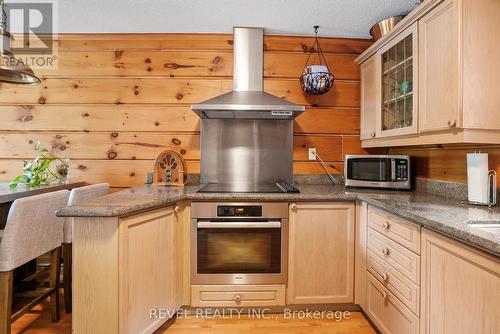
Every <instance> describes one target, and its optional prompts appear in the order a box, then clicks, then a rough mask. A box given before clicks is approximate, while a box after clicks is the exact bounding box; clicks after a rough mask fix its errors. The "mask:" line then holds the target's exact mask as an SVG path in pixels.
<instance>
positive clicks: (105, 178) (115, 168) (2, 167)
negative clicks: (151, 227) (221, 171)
mask: <svg viewBox="0 0 500 334" xmlns="http://www.w3.org/2000/svg"><path fill="white" fill-rule="evenodd" d="M153 163H154V160H71V161H70V171H69V177H70V178H71V179H74V180H84V181H86V182H89V183H100V182H108V183H110V185H111V187H113V188H126V187H132V186H138V185H142V184H144V182H145V181H146V173H147V172H148V171H151V169H152V166H153ZM325 163H326V165H327V167H328V171H329V172H330V173H331V174H343V173H344V163H343V162H330V161H325ZM22 166H23V160H21V159H0V180H3V181H10V180H12V179H13V178H14V177H16V176H17V175H19V174H21V173H22ZM186 172H187V173H199V172H200V162H199V161H197V160H195V161H193V160H186ZM293 172H294V173H295V174H323V173H324V172H325V171H324V169H323V167H321V165H320V163H319V162H317V161H295V162H294V163H293Z"/></svg>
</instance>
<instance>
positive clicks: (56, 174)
mask: <svg viewBox="0 0 500 334" xmlns="http://www.w3.org/2000/svg"><path fill="white" fill-rule="evenodd" d="M34 150H35V152H36V157H35V158H34V159H33V160H29V161H24V165H23V174H21V175H18V176H17V177H16V178H15V179H14V180H12V182H11V183H10V185H9V187H10V189H15V188H17V186H18V185H20V184H22V185H24V186H26V187H29V188H31V187H39V186H44V185H49V184H51V183H53V182H54V181H56V180H58V181H59V182H60V183H65V182H66V181H67V179H68V172H69V159H61V158H58V157H56V156H55V155H52V154H50V153H49V151H48V150H47V149H46V148H43V147H40V142H37V143H36V144H35V147H34Z"/></svg>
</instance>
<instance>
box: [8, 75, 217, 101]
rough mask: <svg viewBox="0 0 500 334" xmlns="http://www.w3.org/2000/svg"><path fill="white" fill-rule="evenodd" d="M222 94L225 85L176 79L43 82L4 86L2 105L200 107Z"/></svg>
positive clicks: (213, 81) (97, 79) (50, 80)
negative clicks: (206, 100)
mask: <svg viewBox="0 0 500 334" xmlns="http://www.w3.org/2000/svg"><path fill="white" fill-rule="evenodd" d="M220 93H221V82H220V81H219V80H210V79H189V80H188V79H176V78H119V77H115V78H71V79H59V78H57V79H55V78H54V79H42V83H41V84H40V85H38V86H16V85H9V84H0V101H2V104H36V103H38V104H53V103H65V104H81V103H93V104H95V103H105V104H106V103H107V104H122V103H141V104H157V103H174V104H178V103H196V102H199V101H201V100H204V99H208V98H211V97H214V96H216V95H218V94H220Z"/></svg>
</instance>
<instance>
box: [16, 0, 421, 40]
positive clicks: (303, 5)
mask: <svg viewBox="0 0 500 334" xmlns="http://www.w3.org/2000/svg"><path fill="white" fill-rule="evenodd" d="M7 2H9V1H8V0H7ZM57 2H58V6H59V31H60V32H80V33H93V32H157V33H171V32H186V33H230V32H232V27H233V26H261V27H264V28H265V29H266V33H267V34H289V35H310V34H312V26H313V25H315V24H317V25H319V26H320V27H321V28H320V34H321V35H322V36H337V37H361V38H364V37H369V33H368V31H369V29H370V27H371V26H372V25H373V24H374V23H375V22H377V21H379V20H381V19H383V18H386V17H389V16H392V15H395V14H401V13H407V12H408V11H410V10H411V9H413V8H414V7H415V0H211V1H209V0H64V1H57Z"/></svg>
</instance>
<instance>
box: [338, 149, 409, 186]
mask: <svg viewBox="0 0 500 334" xmlns="http://www.w3.org/2000/svg"><path fill="white" fill-rule="evenodd" d="M344 178H345V185H346V186H352V187H370V188H394V189H410V188H411V169H410V157H409V156H408V155H346V156H345V159H344Z"/></svg>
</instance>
